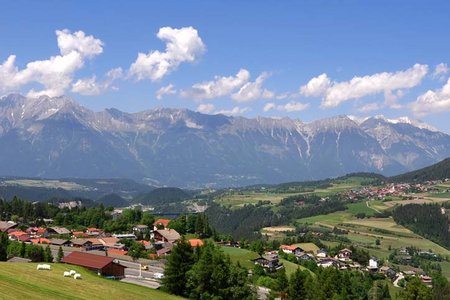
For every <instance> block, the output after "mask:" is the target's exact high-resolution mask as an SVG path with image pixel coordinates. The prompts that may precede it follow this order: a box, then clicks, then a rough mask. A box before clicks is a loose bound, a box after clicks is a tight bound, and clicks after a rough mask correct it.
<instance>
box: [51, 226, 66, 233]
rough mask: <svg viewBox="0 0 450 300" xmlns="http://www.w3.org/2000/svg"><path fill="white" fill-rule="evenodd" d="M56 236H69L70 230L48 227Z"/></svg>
mask: <svg viewBox="0 0 450 300" xmlns="http://www.w3.org/2000/svg"><path fill="white" fill-rule="evenodd" d="M50 229H52V230H53V231H55V232H56V233H57V234H70V230H69V229H67V228H64V227H50Z"/></svg>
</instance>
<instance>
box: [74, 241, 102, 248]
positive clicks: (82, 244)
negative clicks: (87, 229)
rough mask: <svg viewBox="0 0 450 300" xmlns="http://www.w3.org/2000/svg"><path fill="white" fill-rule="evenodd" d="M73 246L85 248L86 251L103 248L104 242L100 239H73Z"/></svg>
mask: <svg viewBox="0 0 450 300" xmlns="http://www.w3.org/2000/svg"><path fill="white" fill-rule="evenodd" d="M72 245H73V247H76V248H83V249H84V250H86V251H90V250H103V244H102V243H100V241H99V240H98V239H73V240H72Z"/></svg>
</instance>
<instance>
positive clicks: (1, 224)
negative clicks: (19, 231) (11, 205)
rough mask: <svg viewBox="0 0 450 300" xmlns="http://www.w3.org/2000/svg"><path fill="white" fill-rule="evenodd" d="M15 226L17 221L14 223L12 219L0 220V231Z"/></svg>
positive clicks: (5, 230) (6, 230)
mask: <svg viewBox="0 0 450 300" xmlns="http://www.w3.org/2000/svg"><path fill="white" fill-rule="evenodd" d="M16 226H17V223H14V222H12V221H8V222H5V221H0V231H1V232H8V229H11V228H14V227H16Z"/></svg>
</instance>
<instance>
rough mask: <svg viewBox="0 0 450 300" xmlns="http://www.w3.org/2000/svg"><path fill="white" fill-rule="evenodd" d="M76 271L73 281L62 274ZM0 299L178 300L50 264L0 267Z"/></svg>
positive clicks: (5, 264) (83, 270)
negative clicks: (49, 266) (46, 268)
mask: <svg viewBox="0 0 450 300" xmlns="http://www.w3.org/2000/svg"><path fill="white" fill-rule="evenodd" d="M69 269H73V270H76V271H77V272H78V273H80V274H81V276H82V277H83V279H82V280H74V279H73V278H71V277H63V272H64V271H67V270H69ZM0 290H1V291H2V292H1V293H0V299H11V300H16V299H45V300H48V299H94V298H95V299H106V300H111V299H169V300H172V299H173V300H175V299H182V298H180V297H176V296H172V295H169V294H166V293H163V292H161V291H158V290H152V289H150V288H146V287H142V286H137V285H133V284H128V283H122V282H120V281H113V280H108V279H105V278H102V277H99V276H97V275H96V274H94V273H92V272H89V271H87V270H85V269H83V268H80V267H76V266H68V265H64V264H52V270H51V271H37V270H36V264H34V263H0Z"/></svg>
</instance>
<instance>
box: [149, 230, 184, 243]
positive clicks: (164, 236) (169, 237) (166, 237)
mask: <svg viewBox="0 0 450 300" xmlns="http://www.w3.org/2000/svg"><path fill="white" fill-rule="evenodd" d="M153 234H154V239H155V241H161V242H169V243H175V242H176V241H178V240H179V239H180V238H181V235H180V234H179V233H178V232H177V231H176V230H175V229H160V230H156V231H155V232H153Z"/></svg>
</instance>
